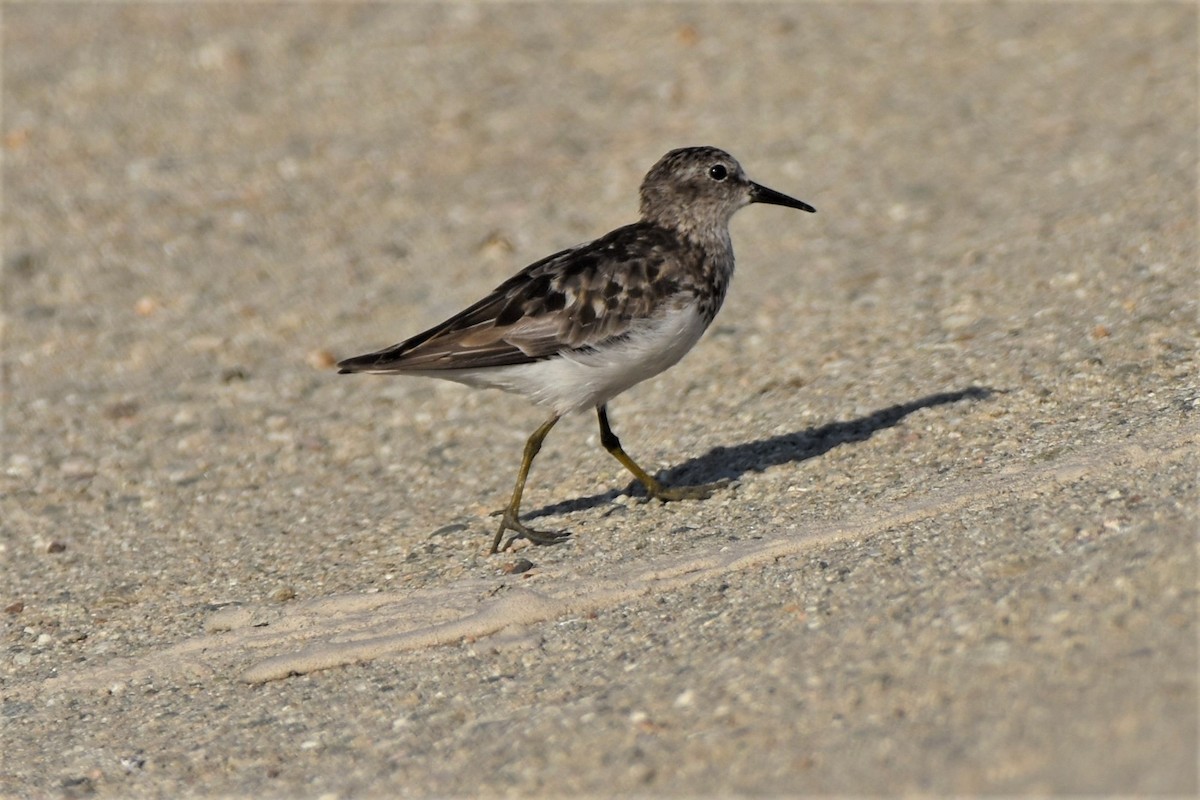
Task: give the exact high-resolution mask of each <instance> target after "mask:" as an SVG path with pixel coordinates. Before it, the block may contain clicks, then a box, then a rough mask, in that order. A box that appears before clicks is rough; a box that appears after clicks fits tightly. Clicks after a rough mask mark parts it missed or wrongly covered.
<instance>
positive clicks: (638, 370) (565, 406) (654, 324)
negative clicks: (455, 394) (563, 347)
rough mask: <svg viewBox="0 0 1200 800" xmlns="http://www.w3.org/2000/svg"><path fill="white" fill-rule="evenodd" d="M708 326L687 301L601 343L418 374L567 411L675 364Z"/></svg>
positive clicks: (602, 400) (609, 396)
mask: <svg viewBox="0 0 1200 800" xmlns="http://www.w3.org/2000/svg"><path fill="white" fill-rule="evenodd" d="M707 326H708V324H707V321H706V320H705V319H704V317H703V316H701V315H700V314H699V313H698V312H697V309H696V307H695V305H688V306H684V307H683V308H679V309H674V310H671V311H667V312H665V313H663V314H661V315H659V316H657V317H654V318H652V319H648V320H644V321H642V322H639V323H636V324H635V326H634V327H633V328H632V329H631V331H630V333H629V335H628V336H626V337H623V338H622V339H621V340H620V341H618V342H616V343H615V344H613V345H610V346H607V347H604V348H597V349H595V350H591V351H586V352H581V353H580V352H577V353H570V354H564V355H561V356H556V357H554V358H548V359H544V360H542V361H535V362H532V363H529V364H518V365H515V366H510V367H491V368H487V369H478V370H438V371H433V370H430V371H428V372H423V373H420V374H423V375H427V376H429V377H432V378H445V379H447V380H452V381H458V382H459V383H466V384H469V385H471V386H489V387H494V388H497V389H503V390H505V391H508V392H516V393H518V394H523V395H525V396H526V397H528V398H530V399H531V400H533V401H534V402H536V403H538V404H539V405H544V406H549V407H550V408H553V409H554V410H555V411H556V412H557V413H559V414H566V413H569V412H572V411H583V410H586V409H589V408H593V407H595V406H598V405H600V404H602V403H606V402H608V401H609V400H610V399H612V398H613V397H616V396H617V395H618V394H620V393H621V392H623V391H625V390H626V389H628V388H630V387H631V386H634V385H635V384H638V383H641V382H642V381H644V380H646V379H647V378H651V377H654V376H655V375H657V374H658V373H660V372H662V371H663V370H665V369H666V368H667V367H670V366H672V365H674V364H675V363H676V362H678V361H679V359H681V358H683V356H684V354H685V353H687V351H688V350H691V349H692V346H693V345H695V344H696V342H697V341H698V340H699V339H700V336H701V335H702V334H703V333H704V329H705V328H706V327H707Z"/></svg>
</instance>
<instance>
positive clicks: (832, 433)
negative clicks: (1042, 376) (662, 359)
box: [524, 386, 1005, 519]
mask: <svg viewBox="0 0 1200 800" xmlns="http://www.w3.org/2000/svg"><path fill="white" fill-rule="evenodd" d="M1004 391H1005V390H1003V389H993V388H991V387H988V386H971V387H968V388H966V389H959V390H957V391H953V392H938V393H937V394H931V395H926V396H925V397H921V398H918V399H916V400H911V401H909V402H907V403H897V404H896V405H893V406H888V407H887V408H882V409H880V410H878V411H875V412H872V413H870V414H867V415H866V416H865V417H858V418H857V419H851V420H846V421H843V422H831V423H829V424H827V425H821V426H819V427H815V428H805V429H804V430H800V431H793V432H792V433H783V434H779V435H778V436H770V437H767V438H765V439H757V440H755V441H753V442H745V443H743V444H738V445H733V446H732V447H724V446H720V445H718V446H717V447H714V448H712V449H711V450H709V451H708V452H707V453H704V454H703V455H700V456H696V457H695V458H689V459H688V460H687V461H684V462H682V463H679V464H676V465H675V466H674V467H671V468H669V469H667V470H664V471H662V472H660V473H659V474H658V475H656V476H655V477H657V478H658V479H659V480H661V481H662V482H663V483H665V484H667V485H668V486H671V485H675V484H684V483H709V482H713V481H735V480H737V479H738V478H740V477H741V476H743V475H745V474H746V473H747V472H763V471H764V470H766V469H768V468H770V467H777V466H779V465H780V464H795V463H798V462H801V461H807V460H808V459H810V458H816V457H817V456H820V455H824V454H825V453H828V452H829V451H830V450H832V449H833V448H835V447H840V446H841V445H845V444H853V443H855V442H865V441H866V440H867V439H870V438H871V437H872V436H873V435H874V434H875V433H876V432H878V431H882V430H886V429H887V428H891V427H894V426H896V425H897V424H899V423H900V421H901V420H903V419H904V418H905V417H907V416H908V415H909V414H912V413H913V412H915V411H920V410H921V409H923V408H934V407H936V406H943V405H948V404H950V403H957V402H959V401H960V400H987V399H988V398H990V397H992V396H993V395H996V394H1003V393H1004ZM622 494H628V495H631V496H634V497H638V496H640V497H645V496H646V492H645V489H643V488H642V485H641V484H640V483H638V482H637V481H636V480H635V481H633V482H631V483H630V484H629V485H628V486H626V487H625V488H624V489H610V490H608V491H607V492H601V493H598V494H593V495H589V496H587V497H577V498H574V499H572V500H564V501H562V502H559V503H553V504H551V505H547V506H542V507H541V508H539V509H535V510H533V511H530V512H528V513H527V514H525V515H524V516H525V518H526V519H528V518H532V517H546V516H552V515H555V514H567V513H570V512H573V511H584V510H586V509H589V508H595V507H597V506H603V505H607V504H609V503H611V502H612V501H613V500H615V499H616V498H617V497H619V496H621V495H622Z"/></svg>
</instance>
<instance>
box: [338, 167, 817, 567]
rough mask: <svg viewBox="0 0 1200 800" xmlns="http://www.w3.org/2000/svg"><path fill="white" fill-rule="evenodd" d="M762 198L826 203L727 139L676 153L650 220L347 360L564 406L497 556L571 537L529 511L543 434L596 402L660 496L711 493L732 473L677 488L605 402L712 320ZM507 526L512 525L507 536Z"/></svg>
mask: <svg viewBox="0 0 1200 800" xmlns="http://www.w3.org/2000/svg"><path fill="white" fill-rule="evenodd" d="M750 203H771V204H774V205H780V206H789V207H791V208H798V209H801V210H803V211H816V209H815V208H813V207H812V206H810V205H809V204H808V203H804V202H801V201H800V200H796V199H794V198H791V197H788V196H787V195H784V194H780V193H779V192H776V191H774V190H772V189H768V188H766V187H765V186H760V185H759V184H757V183H754V182H753V181H751V180H750V179H749V178H747V177H746V173H745V171H744V170H743V169H742V167H741V165H740V164H738V162H737V161H735V160H734V158H733V157H732V156H730V155H729V154H728V153H726V152H725V151H723V150H718V149H717V148H715V147H685V148H682V149H679V150H672V151H671V152H669V153H667V154H666V155H665V156H663V157H662V158H661V159H660V160H659V162H658V163H657V164H655V165H654V167H653V168H652V169H651V170H650V172H649V173H647V174H646V178H645V179H644V180H643V181H642V187H641V219H640V220H639V221H637V222H635V223H633V224H632V225H626V226H624V227H622V228H617V229H616V230H614V231H612V232H611V233H608V234H605V235H604V236H601V237H600V238H599V239H596V240H595V241H592V242H588V243H587V244H581V245H578V246H576V247H571V248H569V249H567V250H563V251H561V252H558V253H555V254H553V255H551V256H547V257H546V258H543V259H542V260H541V261H537V262H535V263H533V264H530V265H529V266H528V267H526V268H525V269H523V270H521V271H520V272H518V273H517V274H516V275H514V276H513V277H511V278H509V279H508V280H506V281H505V282H504V283H502V284H500V285H499V286H497V287H496V289H495V290H494V291H492V292H491V293H490V294H489V295H488V296H487V297H485V298H483V299H482V300H480V301H479V302H478V303H475V304H474V305H472V306H470V307H469V308H466V309H464V310H463V311H461V312H459V313H458V314H455V315H454V316H453V317H451V318H450V319H448V320H446V321H445V322H443V323H441V324H440V325H436V326H434V327H432V328H430V329H429V330H427V331H425V332H424V333H419V334H417V335H416V336H414V337H412V338H411V339H407V340H405V341H403V342H401V343H400V344H397V345H393V346H391V347H388V348H386V349H384V350H379V351H376V352H373V353H367V354H366V355H361V356H355V357H353V358H347V359H346V360H344V361H341V362H339V363H338V367H340V370H339V371H340V372H373V373H385V374H386V373H398V374H403V375H421V376H426V377H431V378H444V379H446V380H452V381H458V382H459V383H465V384H468V385H470V386H484V387H491V388H497V389H503V390H505V391H509V392H516V393H518V394H523V395H525V396H526V397H528V398H530V399H531V400H533V401H534V402H536V403H538V404H539V405H542V406H547V407H549V408H550V409H551V415H550V418H549V419H547V420H546V421H545V422H543V423H542V425H541V426H540V427H539V428H538V429H537V430H535V431H534V432H533V434H532V435H531V436H530V437H529V440H528V441H527V442H526V443H525V456H524V458H523V459H522V460H521V469H520V470H519V471H518V472H517V483H516V486H515V487H514V488H513V493H512V497H511V498H510V499H509V501H508V505H507V506H506V507H505V508H504V509H503V511H501V512H498V513H499V514H500V517H501V518H500V527H499V529H498V530H497V531H496V536H495V538H494V539H493V540H492V548H491V551H490V552H492V553H495V552H498V551H499V550H502V549H507V548H508V546H509V545H510V544H511V543H512V542H513V540H514V539H517V538H518V537H525V538H527V539H529V540H531V541H533V542H535V543H537V544H553V543H555V542H558V541H560V540H562V539H563V538H565V537H566V536H568V535H569V534H566V533H562V532H553V531H536V530H534V529H532V528H530V527H528V526H527V525H525V524H524V523H522V522H521V520H520V518H519V515H520V509H521V494H522V492H524V490H525V480H526V478H528V477H529V468H530V466H531V465H532V464H533V459H534V457H535V456H536V455H537V453H538V450H539V449H541V446H542V441H543V440H544V439H545V438H546V434H548V433H549V432H550V429H551V428H553V427H554V424H555V423H556V422H558V420H559V419H560V418H561V417H562V416H563V415H564V414H567V413H570V412H573V411H583V410H586V409H589V408H595V409H596V415H597V417H598V418H599V421H600V443H601V444H603V445H604V448H605V449H606V450H608V452H609V453H611V454H612V455H613V456H614V457H615V458H616V459H617V460H618V461H620V462H621V463H622V464H623V465H624V466H625V468H626V469H628V470H629V471H630V472H632V473H633V475H634V477H636V478H637V479H638V481H640V482H641V484H642V485H643V486H644V487H645V488H646V492H647V493H648V494H649V495H650V496H651V497H654V498H658V499H659V500H663V501H667V500H685V499H686V500H692V499H704V498H706V497H708V496H709V495H710V494H711V493H712V491H713V490H714V489H715V488H717V487H718V486H719V485H720V484H705V485H701V486H679V487H668V486H664V485H663V484H662V483H660V482H659V481H658V480H657V479H656V478H655V477H654V476H653V475H651V474H650V473H648V472H646V471H645V470H644V469H642V468H641V467H640V466H638V464H637V462H635V461H634V460H633V459H632V458H630V457H629V455H628V454H627V453H626V452H625V450H624V449H623V448H622V447H621V442H620V440H619V439H617V435H616V434H615V433H613V430H612V427H611V426H610V425H609V424H608V414H607V412H606V409H605V404H606V403H608V401H609V400H611V399H612V398H614V397H616V396H617V395H618V394H620V393H621V392H623V391H625V390H626V389H628V388H629V387H631V386H633V385H634V384H637V383H640V382H641V381H644V380H646V379H647V378H650V377H652V376H654V375H657V374H658V373H660V372H662V371H663V370H665V369H667V367H670V366H672V365H673V364H675V363H676V362H677V361H679V359H680V358H682V357H683V355H684V354H685V353H687V351H688V350H690V349H692V346H693V345H694V344H696V341H697V340H698V339H699V338H700V336H701V334H703V333H704V331H705V329H706V328H708V326H709V323H711V322H712V321H713V318H714V317H715V316H716V315H717V311H718V310H719V309H720V307H721V302H722V301H723V300H724V299H725V290H726V289H727V288H728V287H729V280H730V278H731V277H732V276H733V245H732V243H731V242H730V239H729V220H730V218H731V217H732V216H733V214H734V212H736V211H737V210H738V209H740V208H742V207H743V206H746V205H749V204H750ZM505 531H511V532H512V535H511V536H510V537H509V539H508V541H506V542H504V544H503V547H501V540H502V539H503V538H504V533H505Z"/></svg>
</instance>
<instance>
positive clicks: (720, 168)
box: [708, 164, 729, 181]
mask: <svg viewBox="0 0 1200 800" xmlns="http://www.w3.org/2000/svg"><path fill="white" fill-rule="evenodd" d="M708 177H710V178H712V179H713V180H714V181H723V180H725V179H726V178H728V177H729V170H727V169H725V165H724V164H713V165H712V166H711V167H709V168H708Z"/></svg>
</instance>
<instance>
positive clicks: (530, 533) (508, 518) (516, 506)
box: [490, 414, 570, 553]
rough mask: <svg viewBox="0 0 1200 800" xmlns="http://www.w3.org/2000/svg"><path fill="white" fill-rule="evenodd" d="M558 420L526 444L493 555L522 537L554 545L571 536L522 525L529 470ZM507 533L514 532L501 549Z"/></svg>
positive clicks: (542, 426)
mask: <svg viewBox="0 0 1200 800" xmlns="http://www.w3.org/2000/svg"><path fill="white" fill-rule="evenodd" d="M558 419H559V417H558V415H557V414H555V415H554V416H552V417H550V419H548V420H546V421H545V422H543V423H542V425H541V427H539V428H538V429H537V430H536V431H534V432H533V434H532V435H531V436H530V437H529V440H528V441H527V442H525V456H524V458H522V459H521V470H520V471H519V472H518V473H517V485H516V486H515V487H513V493H512V499H510V500H509V501H508V506H507V507H506V508H504V510H503V511H501V512H499V513H500V514H501V519H500V528H499V530H497V531H496V538H495V539H493V540H492V549H491V551H490V552H491V553H498V552H500V551H501V550H507V549H508V546H509V545H511V544H512V543H513V540H514V539H517V538H520V537H522V536H524V537H525V538H526V539H529V540H530V541H532V542H536V543H537V544H554V543H555V542H558V541H561V540H562V539H565V538H566V537H567V536H569V535H570V534H568V533H562V532H555V531H535V530H534V529H533V528H530V527H528V526H527V525H524V524H522V523H521V520H520V513H521V495H522V494H524V492H525V479H526V478H528V477H529V468H530V467H531V466H533V459H534V457H535V456H536V455H537V454H538V451H539V450H541V449H542V440H543V439H545V438H546V434H548V433H549V432H550V429H551V428H553V427H554V424H555V423H556V422H558ZM505 531H512V532H513V535H512V536H510V537H509V539H508V541H507V542H505V543H504V546H503V547H501V546H500V540H501V539H503V538H504V532H505Z"/></svg>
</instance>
